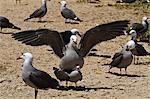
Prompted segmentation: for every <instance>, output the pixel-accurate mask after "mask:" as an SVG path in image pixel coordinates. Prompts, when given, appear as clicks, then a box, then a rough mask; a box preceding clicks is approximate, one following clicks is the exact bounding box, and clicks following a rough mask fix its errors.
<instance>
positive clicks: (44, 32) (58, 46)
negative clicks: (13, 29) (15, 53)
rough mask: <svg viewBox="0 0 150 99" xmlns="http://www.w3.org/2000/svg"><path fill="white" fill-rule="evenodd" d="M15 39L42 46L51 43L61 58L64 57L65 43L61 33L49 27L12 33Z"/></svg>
mask: <svg viewBox="0 0 150 99" xmlns="http://www.w3.org/2000/svg"><path fill="white" fill-rule="evenodd" d="M12 37H13V38H15V40H18V41H21V42H22V43H25V44H26V45H31V46H40V45H49V46H51V47H52V49H53V50H54V52H55V54H56V55H57V56H59V57H60V58H61V57H63V47H64V43H63V40H62V38H61V36H60V33H59V32H57V31H54V30H49V29H37V30H27V31H22V32H18V33H14V34H12Z"/></svg>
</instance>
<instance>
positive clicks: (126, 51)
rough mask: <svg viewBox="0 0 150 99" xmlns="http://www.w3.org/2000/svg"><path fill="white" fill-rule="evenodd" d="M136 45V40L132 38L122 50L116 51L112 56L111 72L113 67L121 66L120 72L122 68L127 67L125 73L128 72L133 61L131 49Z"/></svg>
mask: <svg viewBox="0 0 150 99" xmlns="http://www.w3.org/2000/svg"><path fill="white" fill-rule="evenodd" d="M134 47H135V42H134V41H132V40H131V41H129V42H127V44H125V46H124V47H123V49H122V50H121V52H119V53H115V55H114V56H113V58H112V62H111V63H110V68H109V72H110V70H111V69H112V68H113V67H117V68H120V74H121V69H122V68H125V73H126V74H127V71H126V70H127V67H128V66H129V65H130V64H131V63H132V60H133V56H132V52H131V51H130V50H131V49H133V48H134Z"/></svg>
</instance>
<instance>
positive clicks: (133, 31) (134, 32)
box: [129, 30, 137, 37]
mask: <svg viewBox="0 0 150 99" xmlns="http://www.w3.org/2000/svg"><path fill="white" fill-rule="evenodd" d="M129 35H131V36H132V37H136V36H137V33H136V31H135V30H131V31H130V32H129Z"/></svg>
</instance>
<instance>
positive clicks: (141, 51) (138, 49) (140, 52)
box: [129, 30, 150, 64]
mask: <svg viewBox="0 0 150 99" xmlns="http://www.w3.org/2000/svg"><path fill="white" fill-rule="evenodd" d="M129 35H131V36H132V38H131V40H133V41H134V42H135V48H134V49H132V50H131V51H132V53H133V55H134V64H139V62H138V60H139V56H146V55H150V53H149V52H147V51H146V50H145V48H144V47H143V45H141V44H138V42H137V40H136V39H137V33H136V31H135V30H131V31H130V32H129ZM136 56H137V59H136Z"/></svg>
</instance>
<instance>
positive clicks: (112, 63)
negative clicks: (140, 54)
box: [110, 53, 123, 66]
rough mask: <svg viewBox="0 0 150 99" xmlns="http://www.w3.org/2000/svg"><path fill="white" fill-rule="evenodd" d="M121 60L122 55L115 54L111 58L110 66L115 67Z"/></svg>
mask: <svg viewBox="0 0 150 99" xmlns="http://www.w3.org/2000/svg"><path fill="white" fill-rule="evenodd" d="M122 58H123V54H122V53H116V54H115V55H114V57H113V58H112V59H113V61H112V62H111V63H110V65H111V66H117V65H118V64H119V63H120V62H121V60H122Z"/></svg>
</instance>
